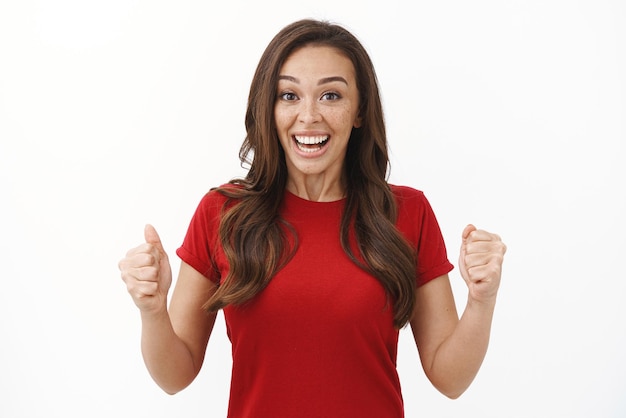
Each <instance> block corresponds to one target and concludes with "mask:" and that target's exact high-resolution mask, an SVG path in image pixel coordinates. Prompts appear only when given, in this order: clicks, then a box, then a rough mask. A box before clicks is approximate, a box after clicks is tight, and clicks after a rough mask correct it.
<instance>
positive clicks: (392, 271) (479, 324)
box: [120, 20, 506, 418]
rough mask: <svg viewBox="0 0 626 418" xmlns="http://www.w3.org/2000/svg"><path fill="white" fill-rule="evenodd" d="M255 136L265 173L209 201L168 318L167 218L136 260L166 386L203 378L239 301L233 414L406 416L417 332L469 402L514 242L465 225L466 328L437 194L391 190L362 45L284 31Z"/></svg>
mask: <svg viewBox="0 0 626 418" xmlns="http://www.w3.org/2000/svg"><path fill="white" fill-rule="evenodd" d="M246 129H247V136H246V139H245V141H244V143H243V145H242V148H241V152H240V157H241V159H242V161H245V162H248V163H249V164H250V169H249V171H248V173H247V176H246V177H245V178H244V179H239V180H236V181H232V182H231V183H229V184H226V185H224V186H222V187H219V188H217V189H214V190H212V191H211V192H209V193H208V194H207V195H206V196H204V198H203V199H202V201H201V202H200V204H199V206H198V208H197V210H196V213H195V214H194V216H193V218H192V220H191V223H190V226H189V229H188V232H187V235H186V237H185V239H184V242H183V244H182V246H181V247H180V248H179V249H178V251H177V254H178V255H179V257H180V258H181V260H182V264H181V267H180V272H179V276H178V280H177V282H176V286H175V289H174V292H173V294H172V298H171V302H170V306H169V310H168V308H167V295H168V291H169V287H170V284H171V281H172V276H171V269H170V264H169V261H168V257H167V255H166V254H165V252H164V250H163V246H162V244H161V242H160V239H159V237H158V235H157V233H156V231H155V230H154V228H153V227H152V226H149V225H148V226H146V229H145V241H146V242H145V243H144V244H142V245H140V246H138V247H137V248H135V249H133V250H131V251H129V252H128V254H127V256H126V257H125V258H124V259H123V260H122V261H120V269H121V272H122V278H123V280H124V281H125V282H126V285H127V288H128V291H129V293H130V294H131V296H132V297H133V299H134V302H135V303H136V305H137V306H138V307H139V310H140V313H141V318H142V352H143V356H144V359H145V362H146V365H147V368H148V370H149V371H150V373H151V375H152V377H153V378H154V380H155V381H156V382H157V383H158V384H159V385H160V386H161V387H162V388H163V390H165V391H166V392H168V393H176V392H178V391H180V390H182V389H183V388H185V387H186V386H187V385H189V384H190V383H191V382H192V381H193V379H194V378H195V377H196V375H197V374H198V372H199V371H200V368H201V366H202V363H203V360H204V354H205V351H206V347H207V343H208V340H209V337H210V334H211V330H212V328H213V324H214V321H215V317H216V312H217V311H218V310H219V309H223V311H224V316H225V319H226V323H227V328H228V333H229V338H230V340H231V342H232V345H233V350H232V355H233V370H232V381H231V395H230V402H229V413H228V416H229V417H232V418H239V417H272V418H277V417H322V416H323V417H377V418H381V417H402V416H403V403H402V394H401V389H400V382H399V379H398V374H397V372H396V368H395V362H396V353H397V342H398V330H399V329H400V328H402V327H403V326H405V325H407V324H410V325H411V328H412V330H413V335H414V338H415V342H416V344H417V347H418V349H419V355H420V360H421V363H422V366H423V368H424V371H425V373H426V375H427V376H428V378H429V379H430V380H431V382H432V383H433V385H434V386H435V387H436V388H437V389H439V390H440V391H441V392H442V393H444V394H445V395H447V396H449V397H451V398H456V397H458V396H460V395H461V394H462V393H463V392H464V391H465V389H466V388H467V387H468V386H469V384H470V383H471V381H472V380H473V378H474V376H475V375H476V373H477V372H478V369H479V367H480V364H481V362H482V360H483V358H484V355H485V353H486V350H487V344H488V340H489V334H490V327H491V320H492V316H493V311H494V306H495V300H496V294H497V290H498V286H499V282H500V275H501V265H502V260H503V255H504V253H505V251H506V247H505V245H504V244H503V243H502V242H501V240H500V238H499V237H498V236H497V235H495V234H491V233H488V232H486V231H482V230H477V229H476V228H475V227H473V226H472V225H468V227H466V228H465V230H464V231H463V233H462V240H463V242H462V247H461V254H460V258H459V269H460V271H461V274H462V276H463V278H464V280H465V281H466V282H467V285H468V289H469V294H468V301H467V307H466V308H465V311H464V313H463V315H462V317H461V319H459V317H458V315H457V312H456V308H455V302H454V298H453V294H452V291H451V287H450V282H449V279H448V273H449V271H450V270H451V269H452V264H451V263H450V262H449V261H448V258H447V255H446V249H445V246H444V242H443V239H442V236H441V232H440V230H439V226H438V224H437V221H436V219H435V215H434V213H433V212H432V209H431V207H430V205H429V204H428V201H427V200H426V198H425V197H424V195H423V194H422V193H421V192H419V191H417V190H415V189H412V188H409V187H399V186H394V185H389V184H388V183H387V182H386V175H387V167H388V156H387V141H386V134H385V126H384V121H383V112H382V106H381V101H380V97H379V92H378V86H377V81H376V76H375V73H374V69H373V66H372V63H371V61H370V59H369V57H368V55H367V53H366V51H365V50H364V48H363V47H362V45H361V44H360V43H359V42H358V40H357V39H356V38H355V37H354V36H353V35H352V34H350V33H349V32H348V31H346V30H345V29H343V28H341V27H339V26H337V25H332V24H328V23H325V22H318V21H314V20H303V21H299V22H295V23H293V24H291V25H289V26H287V27H285V28H284V29H283V30H282V31H281V32H279V33H278V34H277V35H276V37H275V38H274V39H273V40H272V41H271V42H270V44H269V45H268V47H267V49H266V51H265V52H264V54H263V56H262V57H261V60H260V62H259V65H258V68H257V71H256V73H255V76H254V78H253V81H252V85H251V89H250V96H249V102H248V109H247V113H246Z"/></svg>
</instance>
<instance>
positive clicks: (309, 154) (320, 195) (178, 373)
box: [119, 46, 506, 398]
mask: <svg viewBox="0 0 626 418" xmlns="http://www.w3.org/2000/svg"><path fill="white" fill-rule="evenodd" d="M358 104H359V98H358V92H357V90H356V80H355V72H354V67H353V65H352V63H351V62H350V61H349V60H348V59H347V58H345V56H343V55H342V54H340V53H339V52H338V51H337V50H335V49H334V48H330V47H322V46H308V47H304V48H301V49H299V50H297V51H295V52H294V53H293V54H292V55H291V56H290V57H289V58H288V59H287V61H285V63H284V65H283V67H281V69H280V81H279V85H278V100H277V102H276V106H275V109H274V113H275V119H276V126H277V130H278V136H279V138H280V142H281V145H282V146H283V148H284V150H285V156H286V160H287V168H288V181H287V189H288V190H289V191H291V192H292V193H294V194H296V195H298V196H300V197H303V198H305V199H309V200H317V201H332V200H337V199H340V198H341V197H343V196H344V194H345V184H344V181H343V179H342V174H341V173H342V168H343V160H344V157H345V154H346V149H347V144H348V139H349V136H350V132H351V130H352V128H353V127H358V126H359V124H360V119H359V115H358ZM298 142H300V143H298ZM144 240H145V243H143V244H141V245H139V246H138V247H136V248H134V249H132V250H130V251H129V252H128V253H127V255H126V257H125V258H124V259H122V260H121V261H120V263H119V267H120V270H121V275H122V279H123V280H124V282H125V283H126V286H127V289H128V292H129V293H130V295H131V296H132V298H133V300H134V302H135V304H136V305H137V307H138V308H139V310H140V312H141V320H142V339H141V344H142V353H143V357H144V361H145V363H146V366H147V368H148V370H149V372H150V374H151V375H152V377H153V379H154V380H155V381H156V382H157V384H159V386H161V388H163V390H164V391H166V392H167V393H171V394H173V393H176V392H178V391H180V390H182V389H184V388H185V387H186V386H187V385H189V384H190V383H191V382H192V381H193V380H194V379H195V377H196V376H197V374H198V373H199V371H200V368H201V367H202V362H203V360H204V353H205V351H206V347H207V344H208V341H209V337H210V334H211V331H212V329H213V324H214V322H215V316H216V315H215V314H210V315H208V314H206V313H205V311H204V310H203V309H202V305H203V304H204V303H205V302H206V301H207V300H208V299H209V297H210V296H211V295H212V294H213V293H214V292H215V290H216V287H215V284H213V282H211V281H210V280H207V279H206V278H205V277H204V276H202V275H201V274H200V273H199V272H197V271H196V270H194V269H193V268H192V267H190V266H189V265H187V264H186V263H184V262H183V263H182V264H181V268H180V272H179V275H178V280H177V282H176V287H175V289H174V292H173V294H172V297H171V301H170V305H169V310H168V307H167V296H168V292H169V288H170V285H171V282H172V273H171V268H170V263H169V261H168V257H167V254H166V253H165V251H164V249H163V245H162V243H161V241H160V238H159V236H158V234H157V232H156V230H155V229H154V228H153V227H152V226H150V225H147V226H146V228H145V231H144ZM505 251H506V246H505V245H504V244H503V243H502V241H501V240H500V238H499V237H498V236H497V235H495V234H491V233H489V232H486V231H483V230H478V229H476V228H475V227H474V226H472V225H468V226H467V227H466V228H465V230H464V231H463V233H462V245H461V252H460V256H459V270H460V272H461V275H462V277H463V279H464V280H465V282H466V284H467V286H468V299H467V305H466V308H465V310H464V312H463V315H462V316H461V318H460V319H459V317H458V315H457V312H456V307H455V303H454V298H453V294H452V290H451V287H450V281H449V279H448V276H447V275H443V276H441V277H438V278H436V279H434V280H432V281H430V282H428V283H427V284H425V285H423V286H421V287H419V288H418V289H417V292H416V295H415V297H416V307H417V308H416V310H415V312H414V314H413V317H412V318H411V321H410V323H411V327H412V330H413V335H414V338H415V343H416V344H417V347H418V349H419V353H420V360H421V363H422V366H423V368H424V371H425V373H426V375H427V376H428V378H429V379H430V381H431V382H432V383H433V385H434V386H435V387H436V388H437V389H438V390H440V391H441V392H442V393H443V394H445V395H446V396H449V397H451V398H456V397H458V396H460V395H461V394H462V393H463V392H464V391H465V390H466V389H467V387H468V386H469V385H470V383H471V382H472V380H473V379H474V377H475V376H476V373H477V372H478V369H479V368H480V365H481V363H482V361H483V358H484V356H485V353H486V351H487V345H488V342H489V334H490V329H491V321H492V317H493V311H494V307H495V302H496V294H497V291H498V287H499V284H500V276H501V267H502V260H503V256H504V253H505Z"/></svg>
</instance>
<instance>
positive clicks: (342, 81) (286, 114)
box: [274, 46, 360, 201]
mask: <svg viewBox="0 0 626 418" xmlns="http://www.w3.org/2000/svg"><path fill="white" fill-rule="evenodd" d="M358 104H359V92H358V90H357V86H356V76H355V72H354V66H353V65H352V62H351V61H350V60H349V59H348V58H346V57H345V56H344V55H342V54H341V53H339V51H338V50H336V49H334V48H329V47H323V46H307V47H304V48H301V49H299V50H296V51H295V52H293V53H292V54H291V55H290V57H289V58H288V59H287V60H286V61H285V63H284V64H283V66H282V68H281V70H280V75H279V82H278V100H277V101H276V106H275V107H274V117H275V120H276V129H277V131H278V137H279V138H280V143H281V145H282V147H283V149H284V150H285V158H286V161H287V171H288V173H289V176H288V180H287V190H289V191H290V192H292V193H294V194H296V195H298V196H300V197H302V198H304V199H308V200H316V201H332V200H338V199H341V198H342V197H343V196H344V191H345V185H344V183H343V179H342V171H343V161H344V159H345V156H346V151H347V148H348V140H349V139H350V134H351V132H352V128H358V127H359V125H360V120H359V115H358ZM320 141H321V142H320Z"/></svg>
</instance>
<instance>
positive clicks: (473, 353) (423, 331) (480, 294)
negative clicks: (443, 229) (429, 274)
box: [411, 225, 506, 398]
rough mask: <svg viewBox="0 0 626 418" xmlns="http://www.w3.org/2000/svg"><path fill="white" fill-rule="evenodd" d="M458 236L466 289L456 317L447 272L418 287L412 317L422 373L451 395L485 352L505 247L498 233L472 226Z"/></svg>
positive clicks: (475, 369) (462, 385)
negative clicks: (460, 312) (460, 242)
mask: <svg viewBox="0 0 626 418" xmlns="http://www.w3.org/2000/svg"><path fill="white" fill-rule="evenodd" d="M462 238H463V241H462V245H461V253H460V256H459V270H460V272H461V276H462V277H463V279H464V280H465V282H466V284H467V286H468V291H469V292H468V299H467V305H466V307H465V310H464V312H463V315H462V316H461V319H459V317H458V314H457V311H456V306H455V303H454V296H453V294H452V289H451V287H450V280H449V278H448V275H443V276H441V277H438V278H437V279H434V280H431V281H430V282H428V283H426V284H425V285H423V286H420V287H419V288H418V289H417V291H416V308H415V312H414V314H413V317H412V319H411V328H412V330H413V336H414V337H415V343H416V344H417V347H418V350H419V353H420V359H421V362H422V367H423V368H424V372H425V373H426V376H427V377H428V379H429V380H430V381H431V382H432V384H433V385H434V386H435V387H436V388H437V389H438V390H439V391H440V392H441V393H443V394H444V395H446V396H448V397H450V398H458V397H459V396H461V394H463V392H465V390H466V389H467V388H468V387H469V385H470V384H471V383H472V381H473V380H474V377H475V376H476V374H477V373H478V370H479V369H480V366H481V364H482V361H483V359H484V357H485V354H486V352H487V346H488V344H489V335H490V332H491V322H492V319H493V312H494V308H495V303H496V295H497V293H498V287H499V285H500V277H501V272H502V261H503V258H504V253H505V252H506V246H505V245H504V243H503V242H502V240H501V239H500V237H499V236H498V235H496V234H492V233H489V232H487V231H483V230H478V229H476V227H474V226H473V225H468V226H467V227H466V228H465V230H464V231H463V235H462Z"/></svg>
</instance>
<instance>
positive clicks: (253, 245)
mask: <svg viewBox="0 0 626 418" xmlns="http://www.w3.org/2000/svg"><path fill="white" fill-rule="evenodd" d="M308 45H322V46H330V47H333V48H336V49H337V50H338V51H339V52H341V53H343V54H344V55H345V56H346V57H347V58H349V59H350V60H351V61H352V64H353V65H354V69H355V72H356V80H357V87H358V91H359V116H360V118H361V120H362V124H361V126H360V127H359V128H354V129H353V131H352V133H351V136H350V139H349V142H348V151H347V153H346V158H345V162H344V170H345V173H344V176H345V178H346V186H347V187H346V203H345V211H344V213H343V215H342V222H341V245H342V247H343V249H344V251H345V252H346V253H347V255H348V256H349V257H350V258H351V259H352V260H353V262H355V263H356V264H357V265H359V266H360V267H361V268H363V269H364V270H366V271H367V272H369V273H370V274H372V275H373V276H374V277H376V279H378V280H379V281H380V283H381V284H382V286H383V287H384V289H385V291H386V293H387V295H388V297H389V300H390V301H391V303H392V304H393V310H394V326H396V327H397V328H401V327H403V326H404V325H406V324H407V323H408V321H409V320H410V317H411V314H412V312H413V308H414V303H415V281H416V277H415V271H416V260H415V254H414V249H413V248H412V247H411V246H410V245H409V244H408V243H407V241H406V240H405V239H404V238H403V236H402V235H401V234H400V232H399V231H398V230H397V229H396V228H395V220H396V216H397V213H396V210H397V209H396V202H395V198H394V195H393V193H392V191H391V189H390V187H389V185H388V184H387V171H388V166H389V159H388V151H387V136H386V131H385V123H384V117H383V110H382V104H381V100H380V94H379V90H378V82H377V78H376V74H375V72H374V67H373V64H372V61H371V59H370V57H369V55H368V54H367V52H366V50H365V48H364V47H363V46H362V44H361V43H360V42H359V41H358V40H357V39H356V37H355V36H354V35H352V34H351V33H350V32H349V31H347V30H346V29H344V28H343V27H341V26H339V25H336V24H332V23H328V22H324V21H317V20H309V19H307V20H301V21H297V22H295V23H292V24H290V25H288V26H286V27H285V28H283V29H282V30H281V31H280V32H279V33H278V34H277V35H276V36H275V37H274V38H273V39H272V41H271V42H270V43H269V45H268V46H267V48H266V50H265V52H264V53H263V55H262V56H261V59H260V61H259V64H258V66H257V69H256V72H255V74H254V78H253V79H252V84H251V86H250V94H249V98H248V107H247V111H246V117H245V125H246V132H247V135H246V138H245V140H244V142H243V144H242V146H241V149H240V152H239V158H240V160H241V162H242V164H245V165H248V166H249V170H248V172H247V175H246V177H245V178H242V179H236V180H232V181H231V182H230V183H231V184H230V185H227V186H225V187H220V188H217V190H218V191H219V192H220V193H222V194H223V195H225V196H227V197H228V198H229V199H228V201H227V204H226V205H225V207H224V211H223V216H222V219H221V223H220V228H219V236H220V240H221V244H222V246H223V249H224V252H225V255H226V257H227V259H228V262H229V264H230V270H229V273H228V275H227V277H225V278H223V280H222V281H221V283H220V286H219V288H218V290H217V291H216V292H215V294H214V295H213V297H212V298H211V299H210V300H209V301H208V302H207V303H206V305H205V308H206V309H207V310H209V311H212V312H214V311H217V310H219V309H221V308H223V307H225V306H227V305H229V304H235V305H238V304H242V303H244V302H245V301H247V300H249V299H250V298H252V297H253V296H255V295H256V294H257V293H258V292H260V291H261V290H263V289H264V288H265V286H266V285H267V284H268V283H269V281H270V280H271V278H272V277H273V276H274V274H275V273H276V272H277V271H278V270H279V269H280V268H281V267H282V266H284V265H285V263H287V262H288V261H289V259H290V258H291V256H292V255H293V253H294V252H295V247H294V246H293V245H290V244H289V242H295V246H297V237H296V236H295V232H294V231H293V228H291V227H290V225H288V224H287V222H286V221H285V220H283V219H282V218H281V217H280V215H279V208H280V205H281V202H282V199H283V195H284V192H285V187H286V183H287V166H286V162H285V154H284V151H283V149H282V147H281V145H280V142H279V139H278V133H277V130H276V125H275V119H274V106H275V102H276V100H277V85H278V75H279V71H280V68H281V67H282V65H283V63H284V62H285V60H286V59H287V58H288V57H289V56H290V54H292V53H293V52H294V51H296V50H297V49H299V48H302V47H304V46H308ZM288 234H292V236H293V237H294V240H292V241H290V240H289V237H288ZM351 237H353V238H355V241H356V245H355V247H356V248H353V247H354V245H351V244H350V239H351Z"/></svg>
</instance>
